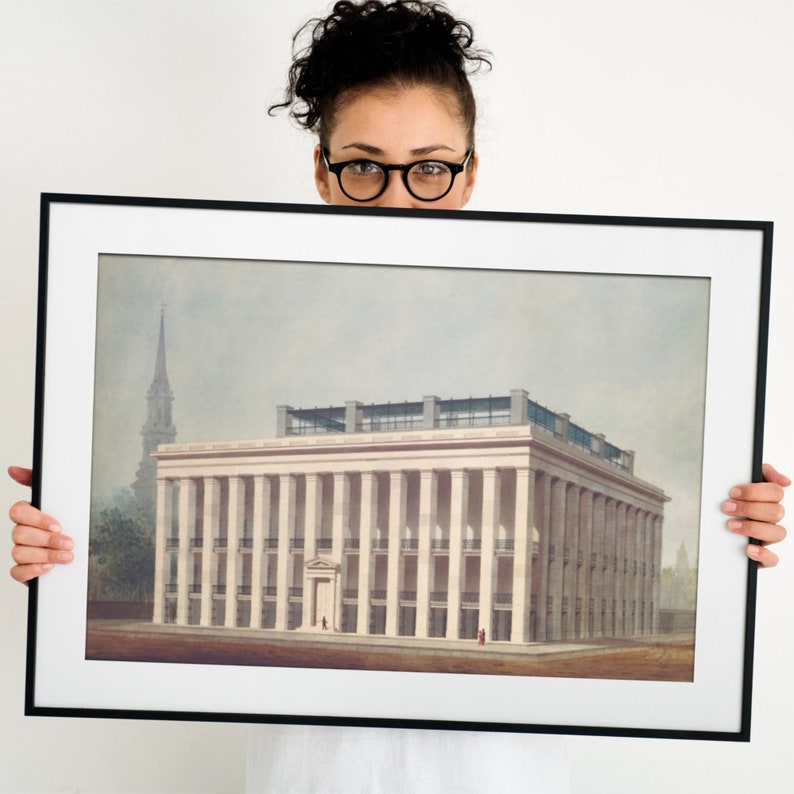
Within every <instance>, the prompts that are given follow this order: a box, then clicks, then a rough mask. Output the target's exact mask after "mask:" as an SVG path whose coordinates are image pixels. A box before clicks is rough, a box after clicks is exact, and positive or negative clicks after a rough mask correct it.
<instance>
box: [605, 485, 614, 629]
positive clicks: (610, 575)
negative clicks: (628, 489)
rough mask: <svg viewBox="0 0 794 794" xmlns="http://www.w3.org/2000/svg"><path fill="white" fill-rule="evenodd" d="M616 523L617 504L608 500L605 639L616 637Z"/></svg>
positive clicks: (606, 516)
mask: <svg viewBox="0 0 794 794" xmlns="http://www.w3.org/2000/svg"><path fill="white" fill-rule="evenodd" d="M616 522H617V503H616V502H615V500H614V499H612V498H609V499H607V501H606V513H605V518H604V589H603V597H604V600H605V601H606V609H605V610H604V616H605V618H606V625H605V626H602V628H603V635H602V636H605V637H614V636H617V634H616V632H617V623H616V620H617V619H616V611H617V602H616V599H615V570H616V567H617V563H616V562H615V561H616V560H617V552H616V549H615V525H616Z"/></svg>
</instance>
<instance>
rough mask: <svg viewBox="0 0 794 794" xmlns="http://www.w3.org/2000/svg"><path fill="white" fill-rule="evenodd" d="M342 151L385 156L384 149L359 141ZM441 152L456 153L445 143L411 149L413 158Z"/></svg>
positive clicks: (348, 145)
mask: <svg viewBox="0 0 794 794" xmlns="http://www.w3.org/2000/svg"><path fill="white" fill-rule="evenodd" d="M341 149H342V150H343V151H344V150H346V149H358V150H359V151H361V152H364V153H366V154H371V155H373V156H375V157H380V156H382V155H383V149H381V148H380V147H378V146H372V145H371V144H369V143H361V142H358V141H357V142H355V143H348V144H346V145H345V146H342V147H341ZM439 151H446V152H454V151H455V149H453V148H452V147H451V146H447V145H446V144H445V143H433V144H430V145H429V146H420V147H418V148H416V149H411V151H410V152H409V154H410V155H411V156H413V157H422V156H424V155H427V154H432V153H433V152H439Z"/></svg>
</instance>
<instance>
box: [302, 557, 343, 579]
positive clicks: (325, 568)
mask: <svg viewBox="0 0 794 794" xmlns="http://www.w3.org/2000/svg"><path fill="white" fill-rule="evenodd" d="M304 567H305V568H306V572H307V573H310V574H311V573H314V574H318V573H320V574H326V575H327V574H332V573H338V572H339V565H338V564H337V563H335V562H332V561H331V560H328V559H325V558H324V557H315V558H314V559H311V560H308V562H306V565H305V566H304Z"/></svg>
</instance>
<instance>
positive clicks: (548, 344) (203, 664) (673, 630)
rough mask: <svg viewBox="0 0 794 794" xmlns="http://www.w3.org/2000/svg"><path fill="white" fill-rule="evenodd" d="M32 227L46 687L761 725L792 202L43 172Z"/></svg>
mask: <svg viewBox="0 0 794 794" xmlns="http://www.w3.org/2000/svg"><path fill="white" fill-rule="evenodd" d="M41 240H42V244H41V293H40V320H39V329H40V337H39V349H38V367H37V372H38V383H37V412H36V434H35V436H36V449H35V460H34V465H35V484H34V500H35V504H36V505H38V506H40V507H41V508H42V509H43V510H45V511H46V512H48V513H49V514H51V515H54V516H56V517H57V518H58V520H59V521H60V522H61V524H62V526H63V527H64V529H65V531H66V532H67V533H68V534H70V535H72V536H73V537H74V538H75V543H76V553H75V558H76V559H75V562H74V563H73V564H72V565H70V566H68V567H66V568H62V569H59V570H55V571H53V572H52V573H51V574H49V575H48V576H46V577H44V578H43V579H41V580H40V581H38V582H37V583H35V584H34V585H33V586H32V587H31V596H30V598H31V603H30V629H29V669H28V689H27V700H26V707H27V712H28V713H30V714H39V715H89V716H100V717H102V716H107V717H146V718H151V717H160V718H166V719H191V720H196V719H206V720H221V721H269V722H305V723H318V724H339V725H352V724H364V725H379V726H395V725H400V726H417V727H426V728H436V727H444V728H459V729H485V730H503V731H534V732H546V733H549V732H568V733H589V734H605V735H615V734H619V735H632V736H657V737H659V736H661V737H670V738H706V739H725V740H747V739H749V733H750V702H751V698H750V694H751V682H752V640H753V614H754V602H755V568H754V566H753V565H751V564H748V561H747V558H746V556H745V554H744V550H743V545H744V544H743V539H742V538H737V537H735V536H733V535H732V534H731V533H729V532H727V531H725V518H724V516H723V515H722V513H721V510H720V507H721V503H722V501H723V499H724V498H726V496H727V491H728V489H729V488H730V487H731V486H732V485H733V484H735V483H740V482H747V481H750V480H758V479H760V474H761V472H760V467H761V438H762V420H763V404H764V380H765V361H766V341H767V339H766V338H767V312H768V308H767V307H768V301H769V279H770V268H771V243H772V225H771V223H767V222H750V221H713V220H710V221H702V220H672V219H647V218H609V217H587V216H560V215H529V214H526V215H525V214H508V213H485V212H447V211H433V210H430V211H407V210H378V209H361V208H330V207H308V206H291V205H268V204H242V203H230V202H201V201H179V200H166V199H134V198H118V197H95V196H77V195H45V196H43V198H42V226H41ZM737 373H742V376H741V377H740V376H738V375H737Z"/></svg>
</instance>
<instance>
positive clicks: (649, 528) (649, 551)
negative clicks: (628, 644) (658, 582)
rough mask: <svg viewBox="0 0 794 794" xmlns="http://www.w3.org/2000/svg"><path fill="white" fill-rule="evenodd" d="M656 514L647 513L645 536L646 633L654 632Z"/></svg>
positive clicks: (643, 556)
mask: <svg viewBox="0 0 794 794" xmlns="http://www.w3.org/2000/svg"><path fill="white" fill-rule="evenodd" d="M654 520H655V516H653V515H652V514H651V513H646V514H645V538H644V541H645V542H644V548H643V554H642V561H643V566H644V570H645V575H644V576H643V583H642V597H643V599H644V601H645V634H653V632H654V624H653V612H652V610H651V604H652V603H653V525H654Z"/></svg>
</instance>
